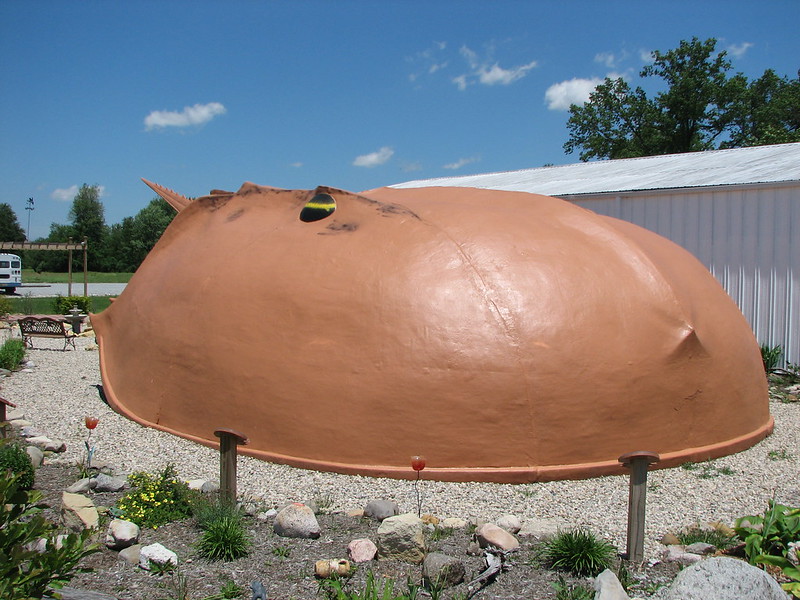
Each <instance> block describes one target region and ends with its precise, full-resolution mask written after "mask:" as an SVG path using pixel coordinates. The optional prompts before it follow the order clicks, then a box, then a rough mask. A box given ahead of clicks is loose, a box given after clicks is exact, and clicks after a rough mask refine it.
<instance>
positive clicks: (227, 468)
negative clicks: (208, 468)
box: [214, 429, 249, 502]
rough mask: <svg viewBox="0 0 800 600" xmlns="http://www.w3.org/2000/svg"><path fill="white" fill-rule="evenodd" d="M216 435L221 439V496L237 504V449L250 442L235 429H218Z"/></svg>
mask: <svg viewBox="0 0 800 600" xmlns="http://www.w3.org/2000/svg"><path fill="white" fill-rule="evenodd" d="M214 435H215V436H217V437H218V438H219V487H220V494H221V496H222V497H223V498H226V499H227V500H228V501H230V502H236V447H237V446H239V445H242V446H244V445H246V444H247V443H248V442H249V440H248V439H247V437H246V436H245V435H244V434H243V433H239V432H238V431H235V430H233V429H217V430H216V431H215V432H214Z"/></svg>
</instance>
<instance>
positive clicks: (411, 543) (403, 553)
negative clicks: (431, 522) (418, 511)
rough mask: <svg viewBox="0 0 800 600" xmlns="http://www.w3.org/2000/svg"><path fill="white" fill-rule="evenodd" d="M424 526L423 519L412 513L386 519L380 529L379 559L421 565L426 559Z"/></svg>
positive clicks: (378, 536) (378, 539)
mask: <svg viewBox="0 0 800 600" xmlns="http://www.w3.org/2000/svg"><path fill="white" fill-rule="evenodd" d="M423 526H424V524H423V522H422V519H420V518H419V517H418V516H417V515H414V514H411V513H406V514H404V515H397V516H394V517H388V518H386V519H384V520H383V522H382V523H381V524H380V527H378V535H377V541H378V543H377V546H378V558H393V559H395V560H402V561H404V562H410V563H421V562H422V560H423V559H424V558H425V537H424V535H423V533H422V531H423Z"/></svg>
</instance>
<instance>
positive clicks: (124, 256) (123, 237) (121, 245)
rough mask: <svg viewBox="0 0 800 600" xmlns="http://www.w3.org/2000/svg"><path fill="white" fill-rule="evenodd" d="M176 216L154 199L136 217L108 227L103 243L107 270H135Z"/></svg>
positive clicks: (171, 209) (162, 201)
mask: <svg viewBox="0 0 800 600" xmlns="http://www.w3.org/2000/svg"><path fill="white" fill-rule="evenodd" d="M174 217H175V210H174V209H173V208H172V207H171V206H170V205H169V204H167V202H166V201H165V200H162V199H161V198H155V199H154V200H151V201H150V203H149V204H148V205H147V206H145V207H144V208H143V209H142V210H140V211H139V212H138V213H137V214H136V216H135V217H126V218H124V219H123V220H122V222H121V223H117V224H114V225H112V226H111V227H110V228H109V232H108V237H107V240H106V268H107V269H108V270H110V271H124V272H129V271H135V270H136V269H138V268H139V265H140V264H142V261H143V260H144V259H145V257H146V256H147V254H148V252H150V250H152V249H153V246H155V244H156V242H157V241H158V240H159V239H160V238H161V234H163V233H164V230H165V229H166V228H167V226H168V225H169V224H170V223H171V222H172V219H173V218H174Z"/></svg>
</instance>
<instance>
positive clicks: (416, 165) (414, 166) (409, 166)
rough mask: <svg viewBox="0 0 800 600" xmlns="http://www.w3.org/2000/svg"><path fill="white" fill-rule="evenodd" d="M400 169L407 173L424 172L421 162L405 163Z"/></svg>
mask: <svg viewBox="0 0 800 600" xmlns="http://www.w3.org/2000/svg"><path fill="white" fill-rule="evenodd" d="M400 168H401V169H402V170H403V171H404V172H406V173H412V172H414V171H421V170H422V163H421V162H419V161H412V162H404V163H403V164H402V165H401V166H400Z"/></svg>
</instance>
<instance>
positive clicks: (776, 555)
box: [733, 500, 800, 598]
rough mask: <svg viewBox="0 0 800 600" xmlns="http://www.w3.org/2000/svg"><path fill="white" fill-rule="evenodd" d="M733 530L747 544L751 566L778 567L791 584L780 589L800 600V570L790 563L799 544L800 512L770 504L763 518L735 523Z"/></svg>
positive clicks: (799, 509)
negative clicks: (792, 554) (791, 556)
mask: <svg viewBox="0 0 800 600" xmlns="http://www.w3.org/2000/svg"><path fill="white" fill-rule="evenodd" d="M733 530H734V531H735V532H736V535H737V536H738V537H739V539H741V540H742V541H744V543H745V546H744V552H745V555H746V556H747V560H748V561H749V562H750V564H753V565H771V566H773V567H778V568H779V569H780V570H781V572H782V574H783V576H784V577H785V578H786V579H788V580H789V581H788V582H787V583H782V584H781V587H782V588H783V589H784V590H786V592H787V593H789V594H791V595H793V596H794V597H795V598H800V567H799V566H798V565H797V564H795V563H794V562H792V560H791V559H790V552H791V551H792V545H793V544H795V543H797V541H798V540H800V508H798V507H790V506H785V505H783V504H778V503H777V502H775V501H774V500H770V501H769V505H768V507H767V510H766V511H765V512H764V514H763V515H750V516H746V517H741V518H739V519H736V523H735V525H734V527H733ZM795 552H797V550H795Z"/></svg>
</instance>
